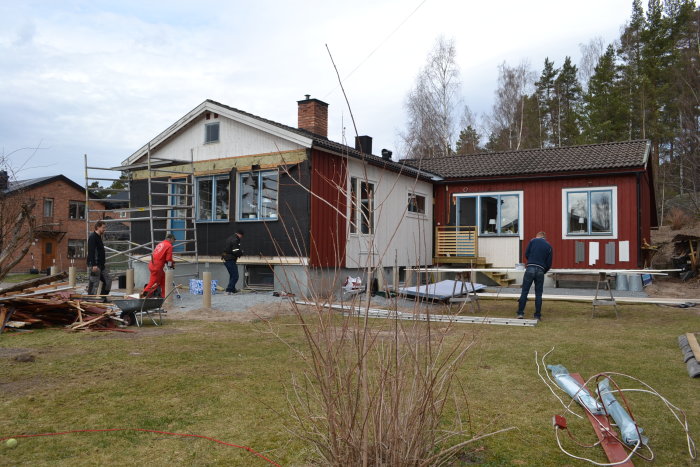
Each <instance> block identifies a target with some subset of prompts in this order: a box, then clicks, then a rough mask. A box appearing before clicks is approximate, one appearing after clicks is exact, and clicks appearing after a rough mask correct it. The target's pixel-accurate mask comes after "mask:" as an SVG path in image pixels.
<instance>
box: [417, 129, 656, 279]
mask: <svg viewBox="0 0 700 467" xmlns="http://www.w3.org/2000/svg"><path fill="white" fill-rule="evenodd" d="M649 149H650V144H649V142H648V141H646V140H640V141H627V142H619V143H605V144H594V145H585V146H573V147H564V148H546V149H530V150H521V151H508V152H493V153H480V154H471V155H467V156H450V157H442V158H434V159H429V160H406V161H405V163H406V164H409V165H412V166H414V167H420V168H421V169H423V170H426V171H429V172H431V173H435V174H438V175H440V176H442V177H443V178H444V180H442V181H438V182H435V183H434V197H435V207H434V213H435V214H434V222H435V226H436V236H435V241H436V246H435V257H434V262H435V263H443V264H445V263H460V262H462V263H464V262H471V261H473V260H474V258H481V261H483V262H486V263H491V264H492V265H493V266H495V267H513V266H514V265H515V263H522V262H525V258H524V257H523V256H524V255H523V252H524V249H525V247H526V246H527V242H528V241H529V240H530V239H531V238H533V237H534V236H535V235H536V233H537V232H538V231H541V230H542V231H545V232H546V233H547V239H548V240H549V242H550V243H551V244H552V246H553V248H554V264H553V267H554V268H610V269H618V268H619V269H624V268H637V267H640V266H642V265H643V262H644V260H643V250H642V245H643V241H644V240H645V239H646V240H647V241H648V240H649V238H650V237H649V235H650V229H651V227H652V226H656V225H657V214H656V201H655V198H654V189H653V179H652V171H651V167H650V164H649Z"/></svg>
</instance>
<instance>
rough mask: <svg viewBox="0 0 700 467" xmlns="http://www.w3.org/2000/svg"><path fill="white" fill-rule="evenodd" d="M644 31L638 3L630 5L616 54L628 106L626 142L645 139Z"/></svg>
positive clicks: (640, 6)
mask: <svg viewBox="0 0 700 467" xmlns="http://www.w3.org/2000/svg"><path fill="white" fill-rule="evenodd" d="M645 28H646V19H645V18H644V10H643V9H642V3H641V0H634V2H633V4H632V18H631V19H630V22H629V23H628V24H627V25H626V26H625V29H624V30H623V32H622V35H621V36H620V47H619V49H618V51H617V53H618V57H619V59H620V61H621V66H620V73H621V78H622V83H623V85H624V86H625V94H626V100H627V104H628V106H629V120H628V122H627V125H628V128H627V130H628V139H638V138H645V137H646V124H645V122H646V119H645V117H646V104H647V101H648V98H647V96H646V90H647V87H648V86H647V85H645V82H644V74H643V69H642V46H643V44H642V35H643V32H644V30H645Z"/></svg>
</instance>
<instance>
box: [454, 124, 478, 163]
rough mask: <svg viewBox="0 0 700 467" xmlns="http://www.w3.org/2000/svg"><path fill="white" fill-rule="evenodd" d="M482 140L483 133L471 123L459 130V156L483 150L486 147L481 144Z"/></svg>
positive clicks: (457, 149) (457, 150)
mask: <svg viewBox="0 0 700 467" xmlns="http://www.w3.org/2000/svg"><path fill="white" fill-rule="evenodd" d="M480 140H481V135H480V134H479V132H478V131H476V129H475V128H474V127H472V126H471V125H468V126H467V127H466V128H464V129H463V130H462V131H460V132H459V138H458V139H457V145H456V148H455V152H456V153H457V155H459V156H465V155H467V154H474V153H477V152H482V151H483V150H484V149H483V148H482V147H481V146H479V141H480Z"/></svg>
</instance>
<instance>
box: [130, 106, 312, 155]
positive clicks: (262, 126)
mask: <svg viewBox="0 0 700 467" xmlns="http://www.w3.org/2000/svg"><path fill="white" fill-rule="evenodd" d="M205 111H210V112H214V113H217V114H219V115H223V116H225V117H226V118H229V119H231V120H234V121H236V122H239V123H243V124H245V125H247V126H250V127H252V128H256V129H258V130H261V131H264V132H266V133H270V134H272V135H275V136H277V137H280V138H282V139H286V140H288V141H292V142H294V143H297V144H299V145H300V146H303V147H305V148H310V147H311V145H312V143H313V140H312V139H311V138H309V137H306V136H302V135H299V134H297V133H294V132H291V131H287V130H285V129H284V128H280V127H278V126H276V125H271V124H269V123H267V122H263V121H262V120H258V119H256V118H253V117H249V116H247V115H243V114H240V113H238V112H235V111H233V110H230V109H227V108H225V107H221V106H219V105H216V104H213V103H212V102H209V101H204V102H202V103H201V104H199V105H198V106H197V107H195V108H194V109H192V110H191V111H189V112H188V113H187V114H186V115H185V116H184V117H182V118H180V119H179V120H178V121H176V122H175V123H173V124H172V125H170V126H169V127H168V128H166V129H165V130H164V131H162V132H161V133H160V134H158V136H156V137H155V138H153V139H152V140H151V141H149V142H148V143H146V144H144V145H143V146H141V148H139V150H138V151H136V152H134V153H133V154H132V155H130V156H129V157H128V158H126V159H125V160H123V161H122V163H121V165H131V164H133V163H134V162H135V161H136V160H137V159H138V158H139V157H141V156H142V155H143V154H144V153H145V152H146V151H148V145H149V144H150V145H151V149H154V148H156V147H157V146H158V145H159V144H160V143H162V142H163V141H165V140H166V139H168V138H169V137H170V136H172V135H173V134H174V133H175V132H177V131H178V130H180V129H181V128H182V127H184V126H185V125H187V124H188V123H190V122H191V121H192V120H194V119H195V118H197V117H198V116H199V115H201V114H202V112H205Z"/></svg>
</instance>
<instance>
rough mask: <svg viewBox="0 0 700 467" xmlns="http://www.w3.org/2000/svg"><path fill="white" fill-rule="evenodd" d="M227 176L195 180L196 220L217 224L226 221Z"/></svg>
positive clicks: (228, 183) (227, 202) (227, 205)
mask: <svg viewBox="0 0 700 467" xmlns="http://www.w3.org/2000/svg"><path fill="white" fill-rule="evenodd" d="M229 185H230V180H229V177H228V175H223V176H212V177H201V178H198V179H197V220H198V221H200V222H219V221H227V220H228V207H229Z"/></svg>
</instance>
